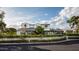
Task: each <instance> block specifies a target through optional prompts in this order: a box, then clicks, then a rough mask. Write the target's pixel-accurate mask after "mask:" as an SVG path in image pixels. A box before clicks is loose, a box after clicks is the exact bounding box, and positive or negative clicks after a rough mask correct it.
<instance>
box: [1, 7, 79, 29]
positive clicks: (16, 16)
mask: <svg viewBox="0 0 79 59" xmlns="http://www.w3.org/2000/svg"><path fill="white" fill-rule="evenodd" d="M0 10H3V11H5V13H6V14H5V18H4V21H5V22H6V23H7V25H8V26H9V25H13V26H15V25H16V26H15V27H18V25H19V24H20V23H22V22H28V23H49V24H51V26H50V27H51V28H53V27H57V28H62V29H69V28H70V27H69V25H68V24H67V23H66V21H67V20H66V19H68V18H70V17H71V16H79V7H66V8H64V9H62V10H61V11H60V12H59V14H58V15H57V16H55V17H52V18H51V19H49V20H41V19H38V20H33V18H34V17H36V16H35V15H24V14H23V13H22V12H15V11H14V9H12V8H0ZM47 15H48V14H47V13H45V14H44V16H47Z"/></svg>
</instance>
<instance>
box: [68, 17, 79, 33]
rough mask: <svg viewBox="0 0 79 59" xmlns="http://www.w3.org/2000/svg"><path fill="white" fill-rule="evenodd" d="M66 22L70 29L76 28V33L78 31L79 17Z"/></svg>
mask: <svg viewBox="0 0 79 59" xmlns="http://www.w3.org/2000/svg"><path fill="white" fill-rule="evenodd" d="M67 22H68V23H69V24H70V27H71V29H72V28H74V27H75V26H76V31H77V33H78V29H79V16H73V17H71V18H70V19H69V20H68V21H67Z"/></svg>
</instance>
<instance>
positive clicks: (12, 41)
mask: <svg viewBox="0 0 79 59" xmlns="http://www.w3.org/2000/svg"><path fill="white" fill-rule="evenodd" d="M61 40H66V39H65V38H60V39H51V40H30V42H31V43H32V42H53V41H61ZM0 43H29V40H8V41H5V40H4V41H0Z"/></svg>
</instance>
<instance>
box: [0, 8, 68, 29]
mask: <svg viewBox="0 0 79 59" xmlns="http://www.w3.org/2000/svg"><path fill="white" fill-rule="evenodd" d="M64 9H66V8H64V7H2V8H1V10H3V11H4V12H5V18H4V21H5V22H6V24H7V27H10V26H14V27H18V26H20V24H21V23H23V22H25V23H50V24H51V26H50V27H51V28H64V27H67V26H66V20H65V19H66V18H65V16H66V15H64V13H65V11H64ZM63 11H64V12H63Z"/></svg>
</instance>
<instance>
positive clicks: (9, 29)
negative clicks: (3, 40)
mask: <svg viewBox="0 0 79 59" xmlns="http://www.w3.org/2000/svg"><path fill="white" fill-rule="evenodd" d="M6 32H16V29H15V28H6Z"/></svg>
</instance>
